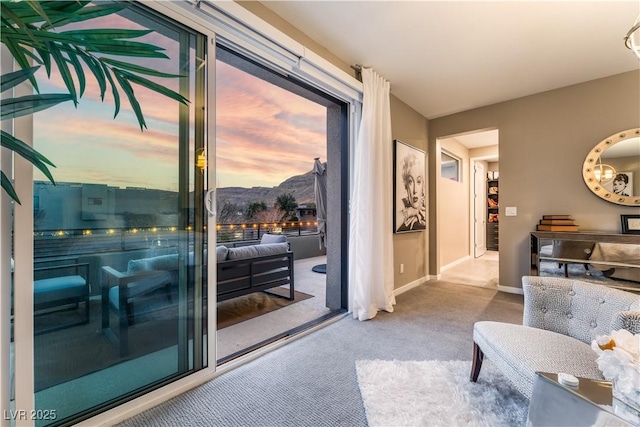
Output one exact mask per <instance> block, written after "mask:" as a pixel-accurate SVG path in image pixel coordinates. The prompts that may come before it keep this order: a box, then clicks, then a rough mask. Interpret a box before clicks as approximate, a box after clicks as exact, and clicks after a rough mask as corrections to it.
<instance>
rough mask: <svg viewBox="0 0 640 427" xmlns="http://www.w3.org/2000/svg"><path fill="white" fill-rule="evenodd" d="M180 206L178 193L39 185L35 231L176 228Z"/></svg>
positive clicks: (108, 187)
mask: <svg viewBox="0 0 640 427" xmlns="http://www.w3.org/2000/svg"><path fill="white" fill-rule="evenodd" d="M178 203H179V198H178V193H177V192H174V191H164V190H151V189H147V188H119V187H112V186H108V185H103V184H84V183H70V182H58V183H57V184H56V185H53V184H51V183H50V182H48V181H36V182H35V183H34V192H33V210H34V212H33V213H34V227H35V230H36V231H40V230H79V229H83V230H91V229H99V228H132V227H164V226H176V225H177V224H178V214H179V211H180V210H179V204H178Z"/></svg>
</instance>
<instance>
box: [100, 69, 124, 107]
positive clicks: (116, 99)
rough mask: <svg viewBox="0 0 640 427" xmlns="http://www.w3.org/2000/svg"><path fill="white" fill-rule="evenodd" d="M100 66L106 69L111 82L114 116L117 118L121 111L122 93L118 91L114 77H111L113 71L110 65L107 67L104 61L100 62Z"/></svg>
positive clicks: (105, 72)
mask: <svg viewBox="0 0 640 427" xmlns="http://www.w3.org/2000/svg"><path fill="white" fill-rule="evenodd" d="M100 66H101V67H102V69H103V70H104V74H105V76H106V77H107V80H109V83H110V84H111V93H112V94H113V103H114V104H115V112H114V113H113V118H114V119H115V118H116V117H117V116H118V113H119V112H120V94H119V93H118V88H117V87H116V83H115V82H114V81H113V78H112V77H111V71H110V70H109V67H107V66H106V65H105V64H102V63H100Z"/></svg>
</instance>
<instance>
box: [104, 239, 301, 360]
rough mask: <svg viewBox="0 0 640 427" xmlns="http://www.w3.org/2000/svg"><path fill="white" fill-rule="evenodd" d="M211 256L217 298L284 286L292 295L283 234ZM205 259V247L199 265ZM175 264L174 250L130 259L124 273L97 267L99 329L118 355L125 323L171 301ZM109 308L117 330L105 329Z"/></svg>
mask: <svg viewBox="0 0 640 427" xmlns="http://www.w3.org/2000/svg"><path fill="white" fill-rule="evenodd" d="M189 257H190V258H192V257H193V253H190V254H189ZM215 257H216V258H215V260H216V267H217V268H216V272H217V273H216V274H217V278H216V294H217V301H218V302H220V301H225V300H228V299H231V298H237V297H240V296H243V295H248V294H251V293H254V292H260V291H268V290H269V289H272V288H276V287H280V286H287V285H288V293H289V296H288V299H291V300H293V299H294V292H295V289H294V268H293V266H294V264H293V252H292V251H291V250H290V248H289V243H288V242H287V240H286V236H284V235H271V234H265V235H264V236H263V237H262V239H261V241H260V242H259V243H257V244H252V245H245V246H239V247H226V246H224V245H219V246H217V247H216V254H215ZM208 258H209V257H207V252H206V251H205V263H206V262H207V261H208ZM189 262H190V263H193V260H192V259H191V260H190V261H189ZM178 268H179V263H178V254H170V255H160V256H155V257H148V258H141V259H135V260H130V261H129V262H128V265H127V271H124V272H120V271H117V270H115V269H114V268H112V267H109V266H103V267H102V272H103V284H102V329H103V331H104V332H105V335H107V337H109V338H110V340H111V341H112V342H115V343H117V345H118V347H119V349H120V355H121V356H124V355H126V354H127V353H128V328H129V327H130V326H132V325H134V324H135V323H136V322H137V321H139V318H140V317H141V316H144V315H146V314H149V313H150V312H153V311H157V310H159V309H164V308H168V307H170V306H172V305H175V303H177V301H174V300H175V299H176V298H175V295H176V291H177V288H178ZM206 270H207V269H206V268H204V269H203V274H204V275H205V278H206ZM278 295H279V294H278ZM121 308H122V309H121ZM110 310H113V311H115V312H116V313H117V315H118V333H117V334H116V333H115V332H114V331H113V330H112V329H111V327H110Z"/></svg>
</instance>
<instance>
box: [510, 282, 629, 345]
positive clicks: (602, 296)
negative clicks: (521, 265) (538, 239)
mask: <svg viewBox="0 0 640 427" xmlns="http://www.w3.org/2000/svg"><path fill="white" fill-rule="evenodd" d="M522 288H523V291H524V315H523V320H522V323H523V325H525V326H531V327H534V328H539V329H546V330H550V331H554V332H558V333H560V334H564V335H568V336H570V337H573V338H576V339H579V340H580V341H582V342H585V343H587V344H589V343H591V341H592V340H593V339H594V338H595V337H596V336H598V335H606V334H609V333H610V332H611V331H612V330H615V329H620V328H624V329H628V330H629V331H630V332H632V333H640V295H638V294H634V293H631V292H625V291H621V290H618V289H613V288H610V287H607V286H604V285H599V284H595V283H589V282H583V281H580V280H575V279H567V278H562V277H545V276H524V277H523V278H522Z"/></svg>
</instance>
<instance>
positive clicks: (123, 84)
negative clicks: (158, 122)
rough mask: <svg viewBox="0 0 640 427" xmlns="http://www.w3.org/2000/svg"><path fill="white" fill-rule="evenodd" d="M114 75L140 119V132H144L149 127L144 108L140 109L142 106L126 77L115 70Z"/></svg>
mask: <svg viewBox="0 0 640 427" xmlns="http://www.w3.org/2000/svg"><path fill="white" fill-rule="evenodd" d="M113 75H114V76H116V79H117V80H118V82H119V83H120V87H122V90H123V91H124V93H125V95H127V98H128V99H129V104H131V108H132V109H133V112H134V113H135V114H136V118H137V119H138V123H139V124H140V130H144V128H146V127H147V124H146V123H145V121H144V115H143V114H142V108H140V104H139V103H138V100H137V99H136V95H135V93H134V92H133V88H132V87H131V85H130V84H129V82H128V81H127V78H126V77H124V76H123V75H122V74H121V72H119V71H118V70H113Z"/></svg>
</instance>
